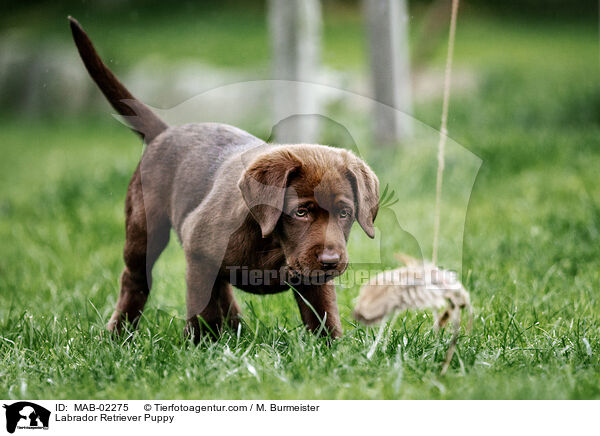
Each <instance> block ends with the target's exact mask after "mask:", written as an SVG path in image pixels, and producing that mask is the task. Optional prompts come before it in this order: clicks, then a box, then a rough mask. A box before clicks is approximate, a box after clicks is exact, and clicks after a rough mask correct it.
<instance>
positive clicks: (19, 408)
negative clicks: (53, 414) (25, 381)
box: [4, 401, 50, 433]
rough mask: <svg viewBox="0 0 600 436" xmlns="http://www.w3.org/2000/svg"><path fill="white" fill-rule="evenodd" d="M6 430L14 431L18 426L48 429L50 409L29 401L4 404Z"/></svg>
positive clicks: (31, 428) (19, 427) (29, 428)
mask: <svg viewBox="0 0 600 436" xmlns="http://www.w3.org/2000/svg"><path fill="white" fill-rule="evenodd" d="M4 408H5V409H6V431H8V432H9V433H14V432H15V430H16V429H17V428H18V429H19V430H21V429H26V430H48V424H49V423H50V411H49V410H48V409H46V408H44V407H42V406H38V405H37V404H35V403H30V402H29V401H19V402H18V403H13V404H10V405H7V404H5V405H4Z"/></svg>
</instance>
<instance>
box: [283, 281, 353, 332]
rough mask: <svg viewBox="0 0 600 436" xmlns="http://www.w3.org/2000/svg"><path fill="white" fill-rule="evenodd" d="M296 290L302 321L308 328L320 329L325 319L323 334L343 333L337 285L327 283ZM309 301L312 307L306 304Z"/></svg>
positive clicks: (295, 295)
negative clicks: (336, 291) (336, 292)
mask: <svg viewBox="0 0 600 436" xmlns="http://www.w3.org/2000/svg"><path fill="white" fill-rule="evenodd" d="M296 290H297V292H296V291H294V297H295V298H296V302H297V303H298V307H299V309H300V315H301V316H302V321H303V322H304V325H306V327H307V328H308V330H310V331H312V332H317V331H319V329H320V327H321V320H325V326H324V329H323V331H322V334H324V335H326V334H328V333H329V334H330V335H331V337H332V338H338V337H340V336H341V335H342V324H341V322H340V315H339V312H338V307H337V298H336V295H335V285H334V284H333V283H325V284H323V285H313V286H304V287H296ZM307 302H308V303H310V305H311V306H312V309H311V308H310V307H309V305H308V304H306V303H307ZM313 309H314V311H313ZM315 312H316V314H315ZM317 315H318V317H317ZM319 318H320V320H319Z"/></svg>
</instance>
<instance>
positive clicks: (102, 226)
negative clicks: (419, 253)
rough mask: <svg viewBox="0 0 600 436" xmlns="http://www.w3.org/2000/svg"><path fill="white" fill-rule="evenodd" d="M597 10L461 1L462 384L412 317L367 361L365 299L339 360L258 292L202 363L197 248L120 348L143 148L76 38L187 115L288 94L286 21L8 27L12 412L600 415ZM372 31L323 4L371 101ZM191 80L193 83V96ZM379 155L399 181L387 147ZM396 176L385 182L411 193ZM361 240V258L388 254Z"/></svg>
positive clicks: (183, 14)
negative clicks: (170, 403) (245, 405)
mask: <svg viewBox="0 0 600 436" xmlns="http://www.w3.org/2000/svg"><path fill="white" fill-rule="evenodd" d="M409 6H410V14H409V15H410V48H411V61H412V69H413V80H414V104H415V108H414V114H413V115H414V117H415V118H416V119H417V120H420V121H422V122H423V123H425V124H426V125H430V126H432V127H433V128H437V126H438V123H439V114H440V110H441V82H442V77H443V76H442V73H443V66H444V61H445V55H446V42H447V39H446V38H447V30H448V17H449V2H447V1H445V2H444V1H441V2H440V1H438V2H429V1H413V2H410V5H409ZM597 7H598V6H597V3H595V2H576V3H574V2H567V1H552V2H542V1H534V0H528V1H526V2H518V1H509V2H502V4H499V3H498V2H489V1H483V0H472V1H464V2H461V9H460V12H459V20H458V29H457V40H456V48H455V75H454V81H453V91H452V102H451V105H450V118H449V135H450V137H451V138H452V139H454V140H455V141H456V142H457V143H458V144H461V145H462V146H463V147H465V148H466V149H468V150H470V151H471V152H472V153H474V154H475V155H477V156H478V157H479V158H481V160H482V162H483V163H482V167H481V170H480V171H479V174H478V176H477V179H476V181H475V185H474V187H473V192H472V195H471V197H470V201H469V208H468V210H467V217H466V225H465V230H464V246H463V264H462V278H463V282H464V284H465V286H466V287H467V288H468V289H469V290H470V291H471V299H472V301H473V304H474V307H475V315H476V316H475V322H474V325H473V331H472V332H471V333H467V332H464V335H463V336H462V337H461V339H460V341H459V346H458V350H457V355H456V356H455V359H454V360H453V362H452V366H451V370H450V372H449V373H448V374H447V375H446V377H440V376H439V375H438V374H439V368H440V365H441V362H443V358H444V350H445V347H446V346H447V344H448V340H449V336H448V334H447V333H440V334H438V333H435V332H432V331H431V325H432V323H433V320H432V318H431V314H429V313H427V312H418V313H405V314H402V316H400V317H399V320H398V321H397V323H396V324H395V325H394V326H390V327H389V328H386V331H385V335H384V340H383V341H382V343H381V344H380V345H379V347H378V349H377V352H376V353H375V354H374V355H373V357H372V358H371V359H369V358H367V357H366V353H367V351H368V350H369V348H370V346H371V345H372V344H373V341H374V340H375V334H376V333H377V331H376V330H375V331H373V330H372V329H370V328H364V327H361V326H358V325H356V324H355V323H354V321H353V320H352V318H351V315H350V314H351V310H352V306H353V298H354V297H356V295H357V294H358V287H357V286H354V287H350V288H349V289H344V290H343V292H340V293H339V303H340V310H341V315H342V318H343V325H344V329H345V331H346V336H345V337H344V338H343V339H342V340H340V341H337V342H336V343H335V344H334V345H333V346H332V347H331V348H329V347H327V346H326V345H325V344H324V342H323V341H322V340H319V339H315V338H313V337H311V336H310V335H307V334H306V333H305V332H304V330H303V328H302V327H301V325H300V319H299V316H298V314H297V310H296V308H295V307H294V304H293V301H292V300H293V299H292V298H291V295H289V294H282V295H277V296H272V297H264V298H260V297H255V296H249V295H247V294H242V293H238V294H237V295H238V298H239V300H240V301H241V302H242V307H243V310H244V312H245V316H246V318H245V324H244V329H243V330H242V334H241V336H237V335H236V332H226V333H225V334H224V335H223V337H222V338H221V339H220V340H219V341H218V342H216V343H205V344H203V345H201V346H200V347H198V348H194V347H190V346H189V344H187V343H186V342H184V341H183V340H182V338H181V331H182V326H183V321H182V320H181V318H182V316H183V313H184V312H183V311H184V307H185V302H184V295H185V292H184V269H185V265H184V262H183V258H182V255H181V250H180V249H179V248H178V247H177V244H176V242H175V241H172V242H171V244H170V246H169V248H168V249H167V251H166V252H165V254H164V255H163V257H162V258H161V259H160V261H159V263H158V264H157V267H156V273H155V278H156V282H155V287H154V289H153V293H152V294H151V299H150V302H149V304H148V310H147V311H146V313H145V318H144V319H143V320H142V322H141V326H140V330H139V332H137V333H135V334H133V335H132V337H130V338H129V339H128V340H125V339H124V340H123V341H122V342H118V341H113V340H111V339H110V338H109V337H107V336H106V334H105V333H104V331H103V325H104V323H105V322H106V320H107V319H108V318H107V317H108V316H109V315H110V313H111V311H112V309H113V307H114V303H115V301H116V296H117V294H118V276H119V274H120V271H121V269H122V260H121V251H122V244H123V240H124V225H123V215H124V213H123V201H124V196H125V191H126V188H127V183H128V180H129V177H130V176H131V174H132V172H133V170H134V168H135V166H136V164H137V162H138V160H139V156H140V153H141V150H142V147H141V143H140V142H139V140H138V139H137V138H135V137H134V136H133V135H132V134H131V133H130V132H129V131H128V129H126V128H125V127H124V126H122V125H121V124H120V123H119V122H118V121H116V120H115V119H114V118H113V117H112V116H111V114H112V110H111V109H110V108H109V106H108V105H107V104H106V103H105V102H104V101H103V99H102V97H101V95H100V93H99V92H98V91H97V90H96V89H95V88H94V87H93V86H92V84H91V81H90V80H89V78H88V77H87V76H86V74H85V72H84V69H83V66H82V65H81V64H80V61H79V59H78V58H77V55H76V51H75V49H74V47H73V44H72V42H71V36H70V32H69V29H68V26H67V21H66V16H67V15H69V14H70V15H73V16H74V17H76V18H77V19H78V20H79V21H80V22H81V23H82V25H83V26H84V28H85V29H86V30H87V31H88V33H89V35H90V37H91V39H92V40H93V41H94V42H95V44H96V46H97V48H98V49H99V52H100V53H101V55H102V56H103V58H104V59H105V60H106V61H107V64H108V65H109V66H110V68H112V69H113V70H114V71H115V72H116V73H117V75H119V76H120V77H121V78H122V79H123V81H124V82H125V83H126V84H127V86H128V87H129V88H130V89H131V90H132V91H133V92H134V94H136V95H137V96H138V97H139V98H140V99H142V100H143V101H145V102H146V103H148V104H150V105H152V106H156V107H164V108H168V107H171V106H174V105H176V104H179V103H180V102H181V101H183V100H184V99H186V98H189V97H192V96H193V94H194V93H199V92H202V91H203V90H207V89H210V88H211V87H213V86H216V85H217V84H222V83H227V82H233V81H242V80H252V79H265V78H269V77H270V59H271V52H270V43H269V34H268V26H267V19H266V14H267V11H266V4H265V3H264V2H262V1H250V2H249V1H245V2H241V1H225V2H197V3H196V2H181V3H178V4H177V5H176V6H175V5H171V4H167V3H166V2H158V1H150V2H148V1H144V2H142V1H119V2H117V1H109V0H104V1H99V2H87V1H86V2H75V1H73V2H66V1H65V2H49V1H48V2H33V1H26V2H19V3H17V2H12V3H9V4H8V5H5V7H4V8H3V9H4V11H5V13H4V14H3V15H2V17H1V18H0V102H1V106H0V147H1V149H2V159H1V160H0V182H1V186H2V196H1V198H0V237H1V240H2V244H1V245H0V350H1V352H0V398H112V397H119V398H179V397H185V398H346V399H349V398H598V397H600V370H599V368H600V365H599V364H600V361H599V358H598V355H599V353H600V339H599V336H600V315H599V314H600V302H599V301H598V295H599V289H598V288H599V286H600V243H599V242H600V235H599V232H600V184H599V183H598V170H599V168H600V84H599V78H600V74H599V73H600V63H599V53H600V47H599V44H598V10H597ZM361 11H362V10H361V6H360V4H359V3H358V2H356V1H328V0H326V1H323V26H324V29H323V38H322V40H323V41H322V44H323V47H322V62H323V64H324V67H325V68H326V69H327V71H329V72H331V73H332V74H333V75H334V77H338V78H339V79H338V80H339V81H340V82H339V83H340V86H342V87H345V88H346V89H349V90H350V91H353V92H356V93H359V94H360V93H367V92H368V77H367V74H368V67H367V53H366V47H367V44H366V40H365V31H364V22H363V17H362V13H361ZM192 67H193V68H192ZM188 68H192V69H191V71H192V72H193V75H194V80H191V79H190V81H189V83H192V84H191V85H189V86H188V87H185V86H178V85H177V83H174V82H177V81H178V80H183V79H182V78H185V77H189V75H186V71H188ZM197 72H200V73H202V74H203V76H202V77H201V78H199V79H198V78H197V77H195V75H196V73H197ZM154 73H156V74H154ZM153 76H154V79H152V78H153ZM157 78H158V79H157ZM186 83H187V82H186ZM184 85H185V84H184ZM340 110H342V111H346V112H349V113H352V112H353V108H351V107H350V108H348V107H345V108H342V109H340ZM241 127H244V128H248V129H250V130H251V131H252V133H254V134H258V135H261V136H262V137H264V138H266V137H268V134H269V132H268V131H254V130H252V126H241ZM365 129H366V127H365ZM365 152H366V153H367V155H368V156H369V157H370V158H371V159H372V160H373V161H374V162H385V161H386V156H387V155H386V154H385V153H386V152H385V151H382V150H380V149H379V148H378V147H377V145H376V144H373V143H371V144H370V145H369V147H368V149H367V150H365ZM396 170H397V168H396V167H395V166H393V165H389V168H387V170H386V168H382V169H381V173H380V174H379V176H380V178H382V180H392V177H393V174H394V173H395V171H396ZM423 183H427V184H429V185H432V184H434V183H435V181H434V180H432V179H431V178H428V179H427V180H425V177H424V178H423ZM415 185H419V183H415ZM406 189H407V190H408V191H407V192H410V189H415V190H417V192H418V189H421V187H420V186H412V185H411V186H408V187H407V188H406ZM415 197H417V195H416V194H415ZM411 206H414V207H415V208H416V209H418V208H419V207H420V203H419V199H418V198H415V199H414V204H411ZM449 207H450V206H449ZM358 232H359V230H358V229H355V230H354V233H353V239H352V240H351V243H350V247H349V248H350V255H351V257H352V255H353V253H354V254H357V255H358V254H359V253H360V252H362V251H365V250H367V251H368V250H370V249H372V246H371V245H368V244H369V242H368V241H367V240H364V239H361V238H360V236H358V235H356V234H357V233H358ZM355 235H356V236H355ZM389 241H391V242H390V245H391V247H390V250H391V251H403V250H405V247H404V246H403V244H402V241H401V240H400V239H396V238H395V237H394V235H390V239H389ZM425 248H426V249H428V247H425ZM428 253H429V251H428V250H426V252H425V254H426V255H428Z"/></svg>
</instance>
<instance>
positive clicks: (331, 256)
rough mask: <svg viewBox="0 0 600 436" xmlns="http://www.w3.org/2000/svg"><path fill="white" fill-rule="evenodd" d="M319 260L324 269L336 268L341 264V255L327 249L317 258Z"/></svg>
mask: <svg viewBox="0 0 600 436" xmlns="http://www.w3.org/2000/svg"><path fill="white" fill-rule="evenodd" d="M317 260H318V261H319V263H320V264H321V265H322V266H323V268H335V267H336V266H337V264H338V263H339V262H340V255H339V253H336V252H335V251H334V250H331V249H329V248H326V249H325V250H323V251H322V252H321V254H319V255H318V256H317Z"/></svg>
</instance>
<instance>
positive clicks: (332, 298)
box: [71, 19, 379, 341]
mask: <svg viewBox="0 0 600 436" xmlns="http://www.w3.org/2000/svg"><path fill="white" fill-rule="evenodd" d="M71 27H72V29H73V36H74V39H75V41H76V43H77V47H78V49H79V51H80V54H81V56H82V58H83V60H84V64H85V65H86V67H87V68H88V71H89V72H90V74H91V75H92V77H93V78H94V80H95V82H96V83H97V84H98V86H99V87H100V88H101V90H102V91H103V93H104V95H105V96H106V97H107V98H108V99H109V101H110V102H111V104H112V105H113V107H115V109H117V110H118V111H119V112H120V113H121V114H124V115H127V117H126V119H127V120H128V121H129V122H130V124H131V125H132V127H133V128H134V129H135V130H136V131H138V132H139V133H140V134H141V135H142V136H143V137H144V138H145V140H146V141H147V143H148V146H147V147H146V150H145V151H144V154H143V156H142V159H141V161H140V164H139V166H138V168H137V169H136V171H135V173H134V175H133V178H132V180H131V183H130V185H129V189H128V192H127V199H126V241H125V249H124V260H125V269H124V271H123V274H122V276H121V292H120V295H119V300H118V303H117V307H116V309H115V312H114V314H113V316H112V318H111V320H110V322H109V325H108V328H109V329H111V330H119V329H120V327H121V326H122V324H123V323H124V322H126V321H130V322H133V323H134V325H135V323H137V320H138V319H139V316H140V314H141V313H142V310H143V308H144V305H145V303H146V300H147V298H148V294H149V292H150V289H151V286H152V267H153V265H154V263H155V261H156V259H157V258H158V256H159V255H160V253H161V252H162V250H163V249H164V248H165V246H166V244H167V243H168V241H169V232H170V229H171V228H173V229H174V230H175V232H176V233H177V236H178V238H179V240H180V241H181V243H182V246H183V249H184V252H185V255H186V261H187V271H186V283H187V320H188V323H187V327H186V332H187V333H188V334H191V335H193V337H194V339H195V340H196V341H197V340H198V339H199V338H200V334H201V332H202V331H203V330H205V329H209V330H211V331H212V332H214V333H215V334H217V333H218V332H219V330H220V329H221V328H222V326H223V322H224V321H225V320H228V321H229V324H230V325H231V326H233V327H236V326H237V323H238V320H239V316H240V313H241V312H240V308H239V306H238V304H237V302H236V301H235V299H234V296H233V291H232V286H231V284H232V282H233V284H234V285H235V286H236V287H238V288H240V289H242V290H244V291H247V292H252V293H256V294H269V293H276V292H282V291H285V290H287V289H289V287H290V286H289V284H292V286H293V287H294V289H295V292H294V295H295V298H296V301H297V303H298V307H299V309H300V314H301V317H302V321H303V322H304V324H305V325H306V326H307V328H308V329H309V330H311V331H319V332H321V333H323V334H330V335H331V336H332V337H338V336H339V335H341V334H342V327H341V323H340V318H339V314H338V309H337V303H336V294H335V287H334V285H333V283H332V279H333V278H334V277H336V276H337V275H339V274H341V273H342V272H343V271H344V270H345V269H346V266H347V264H348V256H347V251H346V241H347V239H348V236H349V233H350V228H351V226H352V223H353V222H354V220H356V221H358V223H359V224H360V226H361V227H362V228H363V229H364V231H365V232H366V233H367V234H368V235H369V236H370V237H373V235H374V228H373V221H374V219H375V216H376V214H377V208H378V200H379V183H378V180H377V177H376V176H375V174H374V173H373V172H372V171H371V170H370V169H369V167H368V166H367V165H366V164H365V163H364V162H363V161H362V160H360V159H359V158H358V157H356V156H355V155H353V154H352V153H351V152H349V151H346V150H342V149H336V148H332V147H327V146H322V145H309V144H296V145H275V144H266V143H264V142H263V141H261V140H260V139H258V138H256V137H254V136H252V135H250V134H249V133H247V132H244V131H242V130H240V129H237V128H235V127H232V126H227V125H223V124H214V123H203V124H189V125H184V126H179V127H167V126H166V124H164V123H163V122H162V121H161V120H160V119H159V118H158V117H156V115H154V114H153V113H152V112H150V110H149V109H148V108H147V107H146V106H144V105H143V104H142V103H139V102H138V101H137V100H135V99H134V97H133V96H131V94H130V93H129V92H128V91H127V90H126V89H125V88H124V87H123V85H121V84H120V83H119V82H118V80H117V79H116V78H115V77H114V75H112V73H110V71H108V69H107V68H106V66H105V65H104V64H103V63H102V61H101V60H100V58H99V57H98V55H97V53H96V51H95V50H94V48H93V46H92V44H91V42H90V41H89V39H88V38H87V35H85V32H83V29H81V27H80V26H79V24H78V23H77V22H76V21H74V20H73V19H71ZM123 99H126V100H127V104H126V105H123V101H122V100H123ZM131 108H134V109H139V108H142V109H141V111H136V114H135V115H134V116H132V113H131ZM244 269H246V271H248V270H252V271H254V272H260V273H261V275H260V280H258V281H248V280H245V279H244V274H243V271H244ZM265 274H268V275H265ZM311 306H312V308H311ZM313 309H314V312H313ZM315 312H316V313H315Z"/></svg>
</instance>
